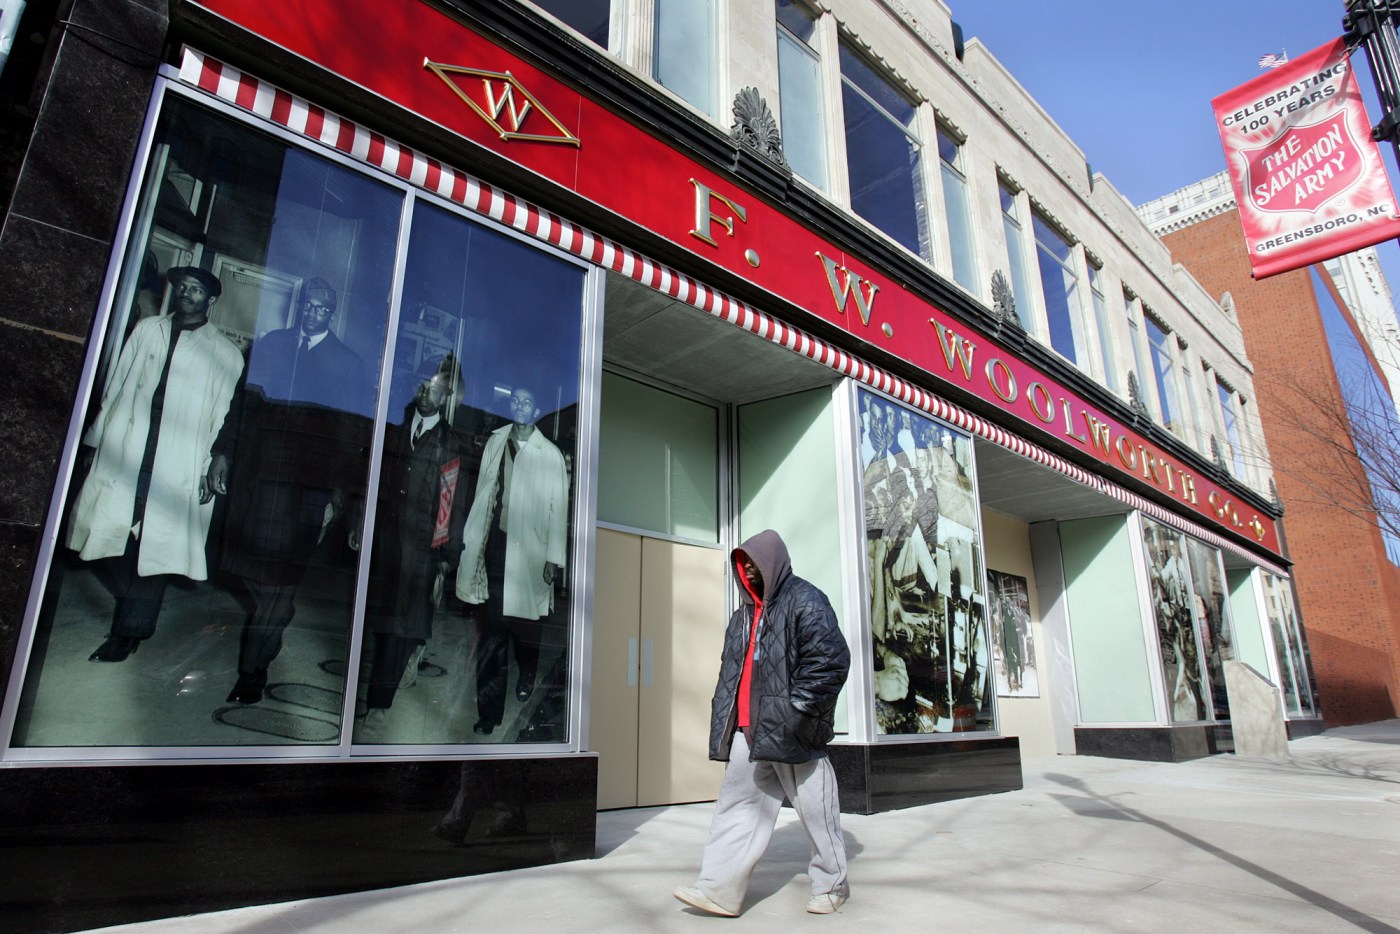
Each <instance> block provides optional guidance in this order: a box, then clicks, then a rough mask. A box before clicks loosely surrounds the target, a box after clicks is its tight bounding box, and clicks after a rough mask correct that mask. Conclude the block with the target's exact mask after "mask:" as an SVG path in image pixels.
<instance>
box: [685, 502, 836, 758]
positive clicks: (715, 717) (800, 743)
mask: <svg viewBox="0 0 1400 934" xmlns="http://www.w3.org/2000/svg"><path fill="white" fill-rule="evenodd" d="M745 555H747V556H748V559H749V560H750V561H752V562H753V563H754V565H755V566H756V567H757V568H758V570H759V575H760V576H761V578H762V581H763V593H762V595H761V596H762V607H763V611H762V614H761V616H760V617H759V628H758V642H757V649H756V651H755V653H754V664H753V680H752V682H751V685H750V694H749V697H750V704H749V715H750V718H751V720H750V729H749V733H748V739H749V757H750V758H751V759H761V760H766V761H769V762H791V763H796V762H807V761H809V760H811V759H815V758H818V757H820V756H824V755H826V744H827V742H828V741H830V739H831V737H832V736H834V735H835V730H834V729H833V715H834V712H835V709H836V695H837V694H838V693H839V692H840V691H841V686H842V685H843V684H845V683H846V673H847V671H848V670H849V669H850V665H851V653H850V650H849V649H847V648H846V639H845V637H844V636H842V635H841V629H840V627H839V626H838V625H837V623H836V614H835V612H834V611H833V610H832V609H831V602H830V601H829V600H827V598H826V594H824V593H822V592H821V591H820V590H818V589H817V588H816V587H815V586H814V585H812V584H810V583H808V582H807V581H805V580H803V579H802V578H800V577H798V576H797V575H795V574H793V573H792V563H791V561H790V560H789V558H788V551H787V545H785V544H784V543H783V540H782V537H781V536H779V535H778V533H777V532H774V531H772V530H771V529H770V530H766V531H763V532H759V533H758V534H757V535H755V536H754V537H753V538H750V539H749V540H748V541H746V542H744V544H742V545H740V546H739V547H738V548H736V549H734V552H733V554H731V556H730V568H731V570H733V572H734V574H735V578H736V580H737V582H738V584H739V591H740V594H741V595H742V602H741V603H740V606H739V608H738V609H737V610H735V611H734V615H733V616H731V617H730V618H729V628H728V629H726V630H725V633H724V651H723V653H722V654H721V656H720V666H719V683H718V684H717V685H716V687H715V696H714V700H713V701H712V702H711V717H710V758H711V759H719V760H721V761H727V760H728V759H729V750H730V743H731V740H732V739H733V736H734V730H735V726H736V724H737V723H738V705H737V703H736V702H737V695H738V691H739V677H740V675H741V674H742V673H743V668H744V656H745V654H746V652H747V650H748V641H749V632H750V630H751V628H752V624H753V611H754V599H753V595H752V594H750V592H749V589H748V587H747V586H746V585H745V581H744V579H743V574H742V572H741V571H740V570H739V561H740V560H741V559H742V558H743V557H744V556H745Z"/></svg>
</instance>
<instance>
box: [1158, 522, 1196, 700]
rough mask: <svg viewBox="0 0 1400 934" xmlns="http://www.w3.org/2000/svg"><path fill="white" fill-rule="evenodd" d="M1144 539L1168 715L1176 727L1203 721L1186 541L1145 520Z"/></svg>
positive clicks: (1175, 533)
mask: <svg viewBox="0 0 1400 934" xmlns="http://www.w3.org/2000/svg"><path fill="white" fill-rule="evenodd" d="M1142 535H1143V541H1144V543H1145V545H1146V547H1147V575H1148V580H1149V584H1150V586H1151V590H1152V612H1153V615H1154V617H1155V618H1156V621H1157V640H1158V645H1159V648H1160V649H1161V654H1162V670H1163V674H1164V675H1165V678H1166V690H1167V713H1168V715H1169V716H1170V717H1171V719H1172V721H1173V722H1175V723H1188V722H1191V721H1195V720H1204V719H1206V711H1207V710H1208V707H1207V695H1206V688H1205V679H1204V677H1203V675H1202V669H1201V652H1200V646H1199V645H1198V644H1197V640H1196V627H1195V616H1196V614H1195V609H1196V600H1195V594H1194V593H1193V592H1192V590H1191V579H1190V571H1189V569H1188V566H1187V559H1186V555H1185V550H1186V545H1185V540H1186V536H1185V535H1183V534H1182V533H1180V532H1178V531H1176V530H1175V529H1170V528H1168V527H1167V526H1165V525H1162V524H1160V523H1158V522H1153V521H1152V520H1151V519H1143V522H1142Z"/></svg>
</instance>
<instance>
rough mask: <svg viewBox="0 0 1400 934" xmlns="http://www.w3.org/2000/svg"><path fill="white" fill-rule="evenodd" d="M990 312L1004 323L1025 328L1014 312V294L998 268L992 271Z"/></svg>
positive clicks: (1019, 317)
mask: <svg viewBox="0 0 1400 934" xmlns="http://www.w3.org/2000/svg"><path fill="white" fill-rule="evenodd" d="M992 314H994V315H995V316H996V317H997V318H998V320H1000V321H1002V322H1004V323H1006V324H1011V325H1014V326H1015V327H1017V328H1020V329H1021V330H1025V325H1023V324H1021V316H1020V315H1018V314H1016V295H1015V294H1014V293H1013V292H1012V291H1011V283H1009V282H1007V281H1006V275H1005V274H1004V273H1003V272H1002V271H1001V270H1000V269H998V270H996V271H995V272H993V273H992Z"/></svg>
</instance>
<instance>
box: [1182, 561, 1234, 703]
mask: <svg viewBox="0 0 1400 934" xmlns="http://www.w3.org/2000/svg"><path fill="white" fill-rule="evenodd" d="M1186 554H1187V556H1188V557H1189V559H1190V563H1191V607H1192V614H1193V616H1194V617H1195V623H1196V632H1197V633H1198V634H1199V636H1200V640H1201V648H1202V649H1203V653H1202V655H1203V661H1204V662H1205V669H1206V678H1207V680H1208V682H1209V687H1210V698H1211V705H1212V710H1213V711H1214V714H1215V719H1217V720H1228V719H1230V700H1229V696H1228V692H1227V691H1226V690H1225V662H1227V661H1229V660H1231V659H1233V658H1235V657H1236V655H1235V632H1234V626H1233V625H1232V623H1231V618H1230V602H1229V600H1228V599H1227V597H1226V594H1225V572H1224V570H1223V568H1222V566H1221V564H1220V552H1219V551H1216V550H1215V549H1214V548H1211V547H1210V546H1208V545H1207V544H1205V542H1202V541H1200V540H1198V539H1194V538H1190V537H1187V539H1186Z"/></svg>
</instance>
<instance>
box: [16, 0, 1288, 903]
mask: <svg viewBox="0 0 1400 934" xmlns="http://www.w3.org/2000/svg"><path fill="white" fill-rule="evenodd" d="M447 6H450V5H444V8H443V9H440V8H439V7H438V6H435V5H430V4H427V3H424V4H421V5H418V6H414V7H410V8H409V9H408V10H407V12H405V13H404V14H403V15H401V16H395V17H387V18H384V19H383V20H380V21H378V22H377V26H376V28H375V29H365V28H363V24H364V23H365V22H370V21H375V20H376V16H375V15H374V14H375V9H374V8H373V5H370V4H359V3H339V4H332V5H319V6H318V7H317V15H316V16H314V17H311V16H307V17H297V16H291V15H288V12H287V11H286V10H285V9H282V5H278V6H277V7H276V8H269V7H268V6H267V5H266V4H263V3H260V2H251V0H207V2H203V3H200V4H194V3H181V4H177V5H176V6H175V13H176V18H175V21H174V23H173V24H172V31H171V33H170V41H171V42H172V43H174V45H173V46H172V50H173V51H172V56H173V61H172V63H170V64H167V65H165V66H164V67H163V68H162V69H161V72H160V76H159V78H158V79H157V80H156V82H155V85H154V90H153V93H152V95H151V98H150V101H149V109H148V112H147V117H146V120H145V125H144V129H143V133H142V136H141V139H140V143H139V151H138V158H137V169H136V171H135V172H134V173H133V174H132V177H131V181H130V186H129V189H128V191H127V192H126V193H125V196H124V200H123V202H122V205H123V206H122V214H121V222H120V230H119V236H118V237H117V238H116V243H117V248H116V250H115V252H114V253H113V255H112V256H111V257H110V261H109V265H108V267H107V269H108V272H107V277H106V281H105V285H104V287H103V298H102V301H101V304H100V311H99V314H98V320H97V321H96V324H95V327H94V331H93V333H94V335H95V338H94V340H92V341H91V342H90V344H89V350H88V355H87V359H86V361H85V365H84V369H83V377H82V382H81V384H80V386H79V391H78V399H77V408H76V411H75V412H74V414H73V416H72V421H71V424H70V427H69V434H68V438H67V441H66V444H65V446H64V452H63V455H62V460H61V463H60V465H59V479H58V483H57V487H56V492H55V496H54V497H53V500H52V503H51V506H50V509H49V514H48V520H47V525H46V527H45V534H44V539H43V544H42V548H41V551H40V555H39V557H38V562H37V569H36V571H35V576H34V581H33V586H32V589H31V591H30V597H29V605H28V609H27V612H26V616H25V623H24V626H23V628H22V630H21V632H20V635H19V641H18V645H17V648H16V651H15V659H16V662H15V667H14V669H13V671H12V673H11V677H10V682H9V692H8V694H7V696H6V701H5V708H4V711H3V720H0V725H3V727H4V729H5V736H6V738H7V742H6V746H5V749H4V753H3V755H4V760H3V762H4V765H5V766H7V768H5V769H0V779H2V780H4V781H5V782H6V784H7V786H8V787H9V789H10V792H9V795H10V798H11V800H16V801H19V800H22V801H23V802H24V803H25V812H26V815H27V816H26V817H25V818H23V819H22V820H21V821H20V822H19V823H18V824H17V825H16V826H18V827H20V828H21V829H22V830H24V831H25V832H26V833H27V834H30V835H31V837H32V839H33V840H34V841H35V845H34V852H33V855H34V860H33V861H32V863H31V864H30V865H31V867H32V868H31V869H28V870H20V871H17V872H16V873H14V874H13V875H12V877H11V881H10V885H11V886H12V887H13V888H12V890H11V893H10V896H11V897H10V898H7V901H11V902H13V903H16V904H19V903H20V902H23V903H24V904H25V905H27V906H28V907H27V908H26V909H25V910H26V911H28V912H29V914H28V915H27V917H31V918H44V919H49V923H54V924H56V925H57V926H60V927H72V926H79V925H85V924H95V923H99V922H101V923H110V922H115V921H118V920H125V919H131V918H136V917H153V916H159V915H168V914H176V913H181V912H183V911H188V910H195V909H201V908H209V907H216V906H221V905H234V904H247V903H251V902H256V901H266V900H274V899H277V898H287V897H295V896H300V895H307V894H315V893H324V892H331V891H346V890H352V889H356V888H366V887H378V886H386V885H393V884H400V883H405V882H409V881H418V880H425V879H433V878H443V877H449V876H454V875H461V874H465V873H471V872H482V871H491V870H498V869H504V868H511V867H514V866H522V865H531V864H538V863H541V862H547V861H556V860H565V859H575V858H586V857H588V856H590V855H591V854H592V843H593V820H594V813H595V810H596V809H598V808H612V807H632V806H648V805H656V804H670V803H681V802H690V801H705V800H709V799H711V798H712V797H713V794H714V789H715V788H716V787H717V784H718V776H719V774H720V769H721V767H720V766H719V765H717V764H714V763H708V762H706V757H705V739H706V735H707V723H708V716H709V710H708V706H709V705H708V701H709V694H710V691H711V689H712V686H713V678H714V672H715V667H716V665H717V658H718V647H719V640H720V636H721V633H722V628H723V627H722V622H723V619H724V618H725V616H726V614H727V612H728V610H729V609H730V608H731V607H732V605H733V600H734V597H733V594H732V586H731V582H730V578H729V572H728V569H727V566H726V565H727V555H728V552H729V549H731V548H732V547H733V546H734V545H735V544H737V543H738V542H739V541H741V540H743V539H744V538H745V537H747V536H749V535H751V534H753V533H754V532H756V531H758V530H760V529H763V528H775V529H778V530H780V531H781V533H782V534H783V535H784V537H785V538H786V539H787V541H788V543H789V545H790V548H791V551H792V554H793V559H794V566H795V568H796V569H797V570H798V572H799V573H801V574H802V575H803V576H805V577H808V578H809V579H811V580H813V581H814V582H815V583H817V584H818V585H819V586H821V587H822V588H823V589H824V590H825V591H826V592H827V593H828V594H829V595H830V597H831V599H832V602H833V605H834V606H835V607H836V608H837V610H838V615H839V616H840V618H841V622H842V626H843V629H844V631H845V633H846V636H847V639H848V642H849V643H850V645H851V648H852V656H853V666H852V674H851V678H850V681H849V683H848V686H847V689H846V692H845V696H844V702H843V703H842V705H841V707H840V710H839V713H838V724H837V728H838V740H837V743H836V745H835V746H833V748H832V756H833V760H834V762H835V763H836V765H837V768H838V774H839V776H840V780H841V791H842V804H843V808H845V809H847V810H851V811H856V812H863V813H869V812H873V811H878V810H885V809H889V808H893V807H900V806H905V805H909V804H920V803H928V802H932V801H938V800H946V799H949V798H953V797H960V796H966V795H970V794H983V793H990V792H996V791H1003V790H1008V789H1013V788H1017V787H1019V786H1020V781H1021V777H1020V776H1021V773H1020V759H1021V755H1022V749H1023V748H1026V747H1027V746H1028V745H1030V746H1033V747H1034V753H1035V754H1046V753H1049V752H1061V753H1073V752H1075V751H1076V749H1077V750H1078V751H1080V752H1086V753H1098V754H1123V755H1137V756H1142V757H1150V758H1167V759H1176V758H1184V757H1189V756H1191V755H1201V754H1208V753H1209V752H1213V751H1215V750H1216V749H1217V748H1219V747H1218V743H1219V741H1220V739H1221V737H1222V736H1223V737H1226V738H1228V727H1225V726H1224V725H1225V724H1226V723H1228V720H1229V704H1228V698H1227V692H1226V689H1225V675H1224V668H1223V665H1224V663H1225V661H1226V660H1229V659H1234V658H1237V659H1240V660H1243V661H1245V662H1247V663H1249V664H1250V665H1252V666H1253V667H1254V668H1255V669H1256V670H1258V671H1260V672H1262V674H1263V675H1264V676H1265V677H1271V678H1274V679H1278V680H1277V683H1280V684H1283V685H1284V686H1285V687H1284V688H1283V691H1284V697H1285V698H1286V704H1287V712H1288V715H1289V716H1290V717H1293V718H1295V719H1298V720H1306V719H1309V718H1311V717H1313V716H1314V715H1315V711H1314V710H1313V709H1312V707H1311V700H1310V691H1309V688H1308V685H1307V675H1306V660H1305V658H1304V655H1303V652H1302V649H1301V648H1300V641H1299V631H1298V627H1297V624H1296V620H1294V618H1293V615H1292V611H1291V608H1290V603H1289V600H1288V588H1287V582H1286V569H1285V567H1284V564H1285V562H1283V561H1282V559H1281V558H1280V557H1279V544H1278V529H1277V526H1276V519H1277V516H1276V513H1274V512H1272V511H1271V510H1270V509H1269V508H1268V507H1267V505H1266V504H1264V503H1262V502H1260V501H1257V497H1251V496H1249V495H1248V493H1247V491H1242V490H1240V489H1237V488H1232V487H1231V486H1229V485H1228V484H1222V483H1220V482H1218V481H1217V480H1216V479H1213V477H1212V476H1211V475H1210V472H1209V470H1204V469H1202V466H1201V465H1200V464H1198V463H1196V462H1194V461H1193V460H1192V459H1191V458H1190V457H1186V456H1183V455H1182V454H1181V452H1180V451H1179V450H1176V449H1173V448H1172V447H1171V446H1170V445H1163V444H1162V443H1160V441H1158V440H1156V439H1155V438H1154V436H1153V435H1152V433H1151V432H1150V431H1145V430H1142V429H1141V428H1140V427H1139V426H1137V425H1136V424H1134V422H1133V420H1132V419H1131V418H1130V417H1124V415H1123V412H1122V408H1121V406H1117V407H1116V406H1115V405H1114V404H1113V403H1111V402H1105V401H1104V399H1103V398H1102V397H1101V396H1102V394H1100V393H1096V391H1095V390H1094V388H1093V387H1092V386H1090V385H1089V384H1087V383H1085V382H1082V381H1076V380H1075V379H1074V378H1073V377H1072V376H1071V377H1067V376H1065V375H1064V373H1063V372H1062V370H1063V367H1059V368H1057V366H1056V365H1054V364H1051V365H1047V363H1046V361H1047V360H1050V355H1049V354H1048V353H1046V352H1045V351H1044V350H1042V349H1039V348H1037V347H1035V346H1033V345H1032V343H1031V342H1030V341H1029V340H1028V339H1027V338H1026V335H1025V333H1024V331H1019V330H1018V329H1017V328H1015V327H1013V326H1011V325H1010V324H1009V323H1007V322H1006V321H1005V320H1002V319H999V318H997V317H995V316H994V315H993V314H991V313H990V312H988V311H987V310H986V309H983V308H980V307H976V306H974V304H973V303H972V302H970V301H968V300H967V299H966V298H962V297H958V298H955V299H954V300H951V301H942V300H940V296H939V295H937V294H932V293H931V292H930V290H929V288H928V287H927V285H926V283H925V282H924V281H923V280H922V279H917V278H914V279H910V278H908V277H904V276H901V275H899V274H898V272H899V271H898V270H890V269H887V268H882V265H881V264H880V263H877V262H873V261H866V260H863V259H861V257H860V253H861V250H860V247H861V245H862V244H861V242H860V241H859V239H858V238H857V239H856V240H854V241H850V242H847V241H846V240H845V239H843V238H841V237H839V236H837V234H839V233H840V232H841V228H840V226H839V225H830V224H828V225H823V224H818V223H815V222H814V218H812V217H810V216H807V215H805V214H804V210H805V202H803V201H802V199H801V198H794V199H793V200H791V201H789V200H787V199H786V197H785V192H786V190H787V188H786V186H787V177H788V176H787V175H785V174H784V173H785V170H784V169H783V167H782V166H781V165H780V164H779V163H778V162H776V161H774V160H773V159H772V158H770V156H771V154H768V155H765V154H764V153H763V152H761V151H759V150H757V149H755V148H753V147H752V146H750V145H749V144H747V143H745V142H729V141H725V140H722V139H718V138H716V137H715V136H714V134H712V133H707V132H705V131H702V130H701V129H698V128H697V127H694V126H682V125H680V124H679V123H678V124H677V125H675V126H670V127H666V126H651V125H648V126H643V125H639V123H638V121H637V120H636V119H635V118H634V117H629V116H628V114H627V112H626V110H625V108H623V107H621V106H620V105H619V102H618V100H617V97H618V94H619V93H620V91H619V90H618V89H619V88H623V87H624V86H625V82H622V81H621V80H620V79H618V78H617V77H616V76H613V77H611V78H608V79H607V81H608V82H611V83H610V84H609V89H608V90H607V92H606V93H604V92H597V91H596V89H594V91H593V93H585V92H582V91H580V90H579V89H578V88H577V87H576V86H574V85H573V84H571V83H570V82H569V81H567V80H565V79H564V78H561V77H560V76H559V75H557V74H555V73H554V72H552V71H551V70H549V69H547V68H545V67H543V66H541V65H540V64H539V61H540V59H539V58H538V57H532V56H531V55H530V54H528V53H527V52H524V51H521V50H520V47H521V46H523V47H524V48H526V49H528V48H529V47H530V45H531V42H532V41H536V42H538V41H542V40H540V39H539V37H533V39H532V37H531V36H529V35H523V34H521V35H511V34H509V33H508V32H504V31H503V32H499V33H492V32H491V31H490V30H488V29H486V28H485V27H486V25H487V23H488V22H489V21H490V20H491V17H492V16H493V14H491V13H485V12H481V11H472V10H460V11H457V12H456V13H455V14H451V15H449V12H447V11H446V7H447ZM511 22H513V23H514V24H515V26H516V27H517V28H520V29H524V27H526V26H528V25H529V24H530V23H531V22H533V21H532V20H530V19H529V18H519V19H512V20H511ZM326 36H334V37H335V41H334V42H330V41H326V39H325V37H326ZM555 41H557V39H556V40H555ZM604 100H605V101H606V102H607V104H609V105H610V106H605V104H604V103H603V102H600V101H604ZM926 278H927V277H926ZM206 320H207V324H206V323H204V322H205V321H206ZM191 324H193V326H191ZM303 338H309V339H307V340H302V339H303ZM153 396H154V399H155V402H154V404H150V403H149V400H151V399H152V397H153ZM502 616H505V617H511V618H513V619H514V620H516V622H515V623H514V624H511V625H504V624H502V623H501V622H500V619H501V617H502ZM522 620H523V621H525V625H521V623H520V621H522ZM1241 620H1245V621H1247V622H1246V623H1245V624H1241V622H1240V621H1241ZM1255 621H1261V622H1259V623H1258V624H1257V625H1256V624H1255ZM1266 622H1267V626H1268V628H1265V625H1266ZM1222 729H1223V730H1224V732H1223V733H1222ZM77 802H80V803H77ZM45 835H47V839H49V840H51V841H57V842H60V843H63V844H65V845H63V846H43V845H40V842H41V838H45ZM138 838H139V839H138ZM75 854H81V858H75ZM55 860H59V861H62V862H63V863H64V867H65V868H63V869H62V870H59V871H56V870H55V868H54V866H55V863H54V861H55ZM142 860H155V861H159V862H160V863H161V864H163V865H165V866H167V867H168V868H167V869H163V870H162V872H161V873H160V874H159V875H160V876H161V878H160V879H159V880H158V881H156V880H152V879H150V878H147V876H149V875H150V873H147V872H145V871H143V870H141V869H139V867H137V866H136V864H135V862H133V861H136V862H139V861H142ZM122 863H126V864H128V865H131V866H132V867H133V868H132V869H131V870H130V872H125V873H123V872H118V873H114V872H113V867H114V865H117V864H122ZM211 880H218V882H217V884H211ZM20 892H23V893H26V894H25V895H24V897H23V898H22V899H19V901H15V899H18V898H19V896H18V895H17V894H16V893H20ZM78 893H81V894H78ZM53 919H57V920H53Z"/></svg>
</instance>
